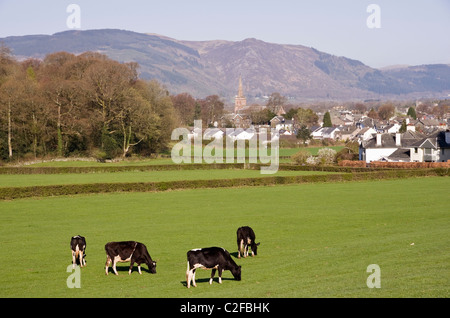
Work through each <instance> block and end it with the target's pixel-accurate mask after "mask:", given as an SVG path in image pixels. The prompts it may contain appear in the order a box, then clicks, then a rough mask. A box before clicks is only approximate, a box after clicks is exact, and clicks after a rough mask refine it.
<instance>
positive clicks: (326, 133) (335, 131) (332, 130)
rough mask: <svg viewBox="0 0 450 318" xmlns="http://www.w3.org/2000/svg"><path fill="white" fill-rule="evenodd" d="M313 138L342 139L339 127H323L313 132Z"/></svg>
mask: <svg viewBox="0 0 450 318" xmlns="http://www.w3.org/2000/svg"><path fill="white" fill-rule="evenodd" d="M311 136H312V138H313V139H340V137H341V134H340V129H339V128H337V127H322V128H320V129H317V130H315V131H313V132H312V133H311Z"/></svg>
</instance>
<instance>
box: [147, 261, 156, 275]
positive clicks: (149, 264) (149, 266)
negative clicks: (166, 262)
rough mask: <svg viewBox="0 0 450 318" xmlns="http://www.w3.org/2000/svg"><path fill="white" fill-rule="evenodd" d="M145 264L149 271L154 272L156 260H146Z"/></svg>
mask: <svg viewBox="0 0 450 318" xmlns="http://www.w3.org/2000/svg"><path fill="white" fill-rule="evenodd" d="M147 266H148V270H149V271H150V273H152V274H156V262H155V261H150V262H148V263H147Z"/></svg>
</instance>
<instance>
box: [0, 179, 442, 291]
mask: <svg viewBox="0 0 450 318" xmlns="http://www.w3.org/2000/svg"><path fill="white" fill-rule="evenodd" d="M178 173H179V172H178ZM207 173H208V174H210V173H212V171H208V172H207ZM256 173H259V172H258V171H256ZM94 176H98V175H97V174H95V175H94ZM15 177H17V176H15ZM39 182H41V181H39ZM449 187H450V179H449V178H448V177H428V178H411V179H405V180H384V181H364V182H348V183H326V184H324V183H315V184H301V185H285V186H270V187H246V188H227V189H197V190H183V191H168V192H160V193H114V194H98V195H87V196H82V195H78V196H64V197H52V198H39V199H22V200H13V201H0V246H1V249H0V284H1V286H2V288H1V289H0V297H183V298H185V297H238V298H239V297H244V298H245V297H449V286H450V285H449V264H450V262H449V261H450V248H449V246H450V235H449V232H448V229H449V225H450V217H449V214H448V189H449ZM242 225H250V226H252V227H253V228H254V229H255V232H256V236H257V241H260V242H261V245H260V247H259V250H258V252H259V254H258V256H257V257H255V258H251V257H250V258H247V259H240V260H238V259H235V260H236V262H237V263H238V264H239V265H242V281H240V282H238V281H234V280H233V279H232V275H231V273H230V272H225V273H224V276H223V277H224V281H223V284H222V285H219V284H218V283H217V278H216V281H215V282H214V283H213V285H209V284H208V279H209V275H210V272H209V271H203V270H198V272H197V283H198V287H197V288H191V289H189V290H188V289H187V288H186V287H185V271H186V252H187V251H188V250H189V249H192V248H198V247H208V246H213V245H217V246H222V247H224V248H226V249H227V250H229V251H230V252H231V253H232V255H233V256H235V255H236V254H235V253H236V250H237V245H236V229H237V228H238V227H239V226H242ZM76 234H81V235H84V236H86V239H87V262H88V266H87V267H86V268H83V269H81V288H79V289H69V288H68V287H67V285H66V280H67V278H68V276H69V275H70V274H71V273H68V272H66V268H67V266H68V265H69V264H70V262H71V256H70V248H69V241H70V237H71V236H72V235H76ZM43 238H44V240H42V239H43ZM113 240H115V241H118V240H137V241H141V242H143V243H145V244H146V245H147V247H148V249H149V252H150V254H151V256H152V257H153V259H154V260H156V261H157V262H158V264H157V274H156V275H152V274H149V273H148V272H146V271H145V269H146V266H145V265H143V268H144V271H143V274H142V275H139V274H138V273H137V269H135V271H134V272H133V273H132V274H131V276H128V273H127V271H128V264H127V263H124V264H120V265H118V269H119V272H120V276H118V277H116V276H114V275H112V274H110V275H109V276H106V275H105V274H104V264H105V260H106V256H105V252H104V244H105V243H106V242H108V241H113ZM413 243H414V244H413ZM369 264H378V265H379V266H380V268H381V288H380V289H369V288H368V287H367V286H366V279H367V277H368V276H369V274H370V273H367V272H366V268H367V266H368V265H369Z"/></svg>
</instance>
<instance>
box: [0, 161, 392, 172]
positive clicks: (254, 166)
mask: <svg viewBox="0 0 450 318" xmlns="http://www.w3.org/2000/svg"><path fill="white" fill-rule="evenodd" d="M265 166H267V165H265V164H260V163H213V164H208V163H193V164H180V165H176V164H173V165H164V164H162V165H143V166H132V165H129V166H94V167H0V175H1V174H64V173H103V172H127V171H173V170H212V169H251V170H260V169H261V167H265ZM278 170H280V171H327V172H364V171H376V170H387V168H362V167H342V166H311V165H291V164H280V165H279V167H278Z"/></svg>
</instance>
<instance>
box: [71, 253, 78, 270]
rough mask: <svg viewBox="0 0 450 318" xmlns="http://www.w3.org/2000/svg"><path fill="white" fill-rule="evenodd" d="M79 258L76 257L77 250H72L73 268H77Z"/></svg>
mask: <svg viewBox="0 0 450 318" xmlns="http://www.w3.org/2000/svg"><path fill="white" fill-rule="evenodd" d="M76 264H77V260H76V258H75V251H73V250H72V268H75V266H76Z"/></svg>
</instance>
